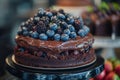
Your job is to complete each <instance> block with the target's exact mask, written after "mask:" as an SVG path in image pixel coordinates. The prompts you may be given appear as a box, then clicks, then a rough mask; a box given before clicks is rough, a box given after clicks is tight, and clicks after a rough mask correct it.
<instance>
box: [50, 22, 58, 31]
mask: <svg viewBox="0 0 120 80" xmlns="http://www.w3.org/2000/svg"><path fill="white" fill-rule="evenodd" d="M50 29H51V30H54V31H56V30H57V24H56V23H53V24H51V25H50Z"/></svg>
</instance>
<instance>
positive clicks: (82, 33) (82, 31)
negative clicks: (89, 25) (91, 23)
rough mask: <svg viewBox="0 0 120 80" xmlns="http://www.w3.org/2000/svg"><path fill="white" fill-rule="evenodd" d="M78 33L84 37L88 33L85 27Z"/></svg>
mask: <svg viewBox="0 0 120 80" xmlns="http://www.w3.org/2000/svg"><path fill="white" fill-rule="evenodd" d="M78 35H79V36H81V37H84V36H85V35H86V33H85V31H84V30H83V29H80V30H79V31H78Z"/></svg>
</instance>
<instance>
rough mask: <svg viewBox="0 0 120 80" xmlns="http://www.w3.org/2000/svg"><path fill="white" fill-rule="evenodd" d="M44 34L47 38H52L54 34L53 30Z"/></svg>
mask: <svg viewBox="0 0 120 80" xmlns="http://www.w3.org/2000/svg"><path fill="white" fill-rule="evenodd" d="M46 34H47V35H48V37H52V36H54V34H55V32H54V31H53V30H47V32H46Z"/></svg>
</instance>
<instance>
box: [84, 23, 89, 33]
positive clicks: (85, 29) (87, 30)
mask: <svg viewBox="0 0 120 80" xmlns="http://www.w3.org/2000/svg"><path fill="white" fill-rule="evenodd" d="M83 29H84V31H85V33H86V34H88V33H89V32H90V29H89V28H88V27H87V26H85V25H84V26H83Z"/></svg>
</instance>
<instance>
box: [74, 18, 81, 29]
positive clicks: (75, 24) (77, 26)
mask: <svg viewBox="0 0 120 80" xmlns="http://www.w3.org/2000/svg"><path fill="white" fill-rule="evenodd" d="M80 26H81V24H80V21H79V20H75V22H74V27H75V30H76V31H78V30H79V29H81V27H80Z"/></svg>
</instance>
